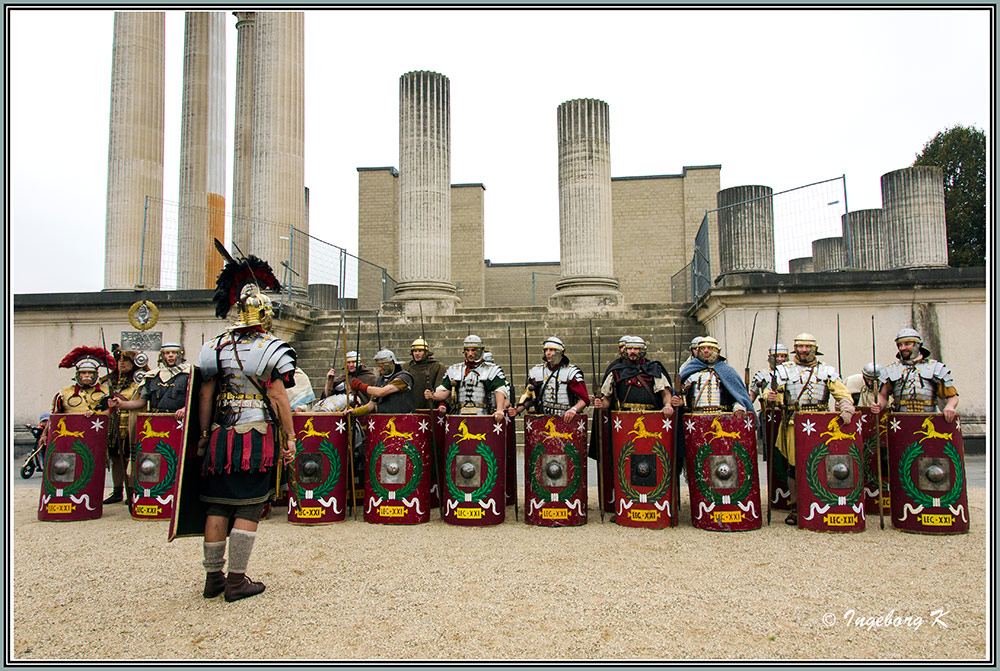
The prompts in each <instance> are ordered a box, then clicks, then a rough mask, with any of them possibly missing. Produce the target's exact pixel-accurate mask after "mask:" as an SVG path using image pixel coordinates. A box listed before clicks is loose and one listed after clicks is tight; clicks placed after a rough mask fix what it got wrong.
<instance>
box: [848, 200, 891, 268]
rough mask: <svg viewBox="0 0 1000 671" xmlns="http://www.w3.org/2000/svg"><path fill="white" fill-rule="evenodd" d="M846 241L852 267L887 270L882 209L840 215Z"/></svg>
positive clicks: (885, 238) (886, 241)
mask: <svg viewBox="0 0 1000 671" xmlns="http://www.w3.org/2000/svg"><path fill="white" fill-rule="evenodd" d="M840 223H841V228H842V230H843V233H844V242H845V244H847V245H849V247H850V250H851V254H850V260H851V267H852V268H853V269H856V270H886V269H888V267H889V265H888V263H887V257H888V253H887V251H888V250H887V249H886V247H887V243H888V239H887V236H886V230H885V219H884V217H883V216H882V210H880V209H871V210H855V211H853V212H848V213H847V214H845V215H842V216H841V217H840Z"/></svg>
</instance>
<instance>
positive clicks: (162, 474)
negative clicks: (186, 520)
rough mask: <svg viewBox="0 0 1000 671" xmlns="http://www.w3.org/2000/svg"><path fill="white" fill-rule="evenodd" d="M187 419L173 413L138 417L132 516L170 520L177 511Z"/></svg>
mask: <svg viewBox="0 0 1000 671" xmlns="http://www.w3.org/2000/svg"><path fill="white" fill-rule="evenodd" d="M186 435H187V417H186V416H185V418H184V419H176V418H175V417H174V415H173V413H144V412H141V413H139V414H138V417H137V419H136V424H135V442H136V452H135V461H134V462H133V474H134V475H133V479H134V482H133V488H132V517H134V518H135V519H137V520H169V519H170V517H171V516H172V515H173V512H174V501H175V495H176V487H177V469H178V467H179V465H180V461H181V458H182V455H183V454H184V437H185V436H186Z"/></svg>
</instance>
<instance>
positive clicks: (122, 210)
mask: <svg viewBox="0 0 1000 671" xmlns="http://www.w3.org/2000/svg"><path fill="white" fill-rule="evenodd" d="M163 84H164V16H163V12H115V24H114V42H113V45H112V52H111V114H110V125H109V133H108V200H107V218H106V220H105V228H104V241H105V246H104V250H105V254H104V288H105V289H106V290H113V289H132V288H134V287H135V286H136V285H137V284H141V285H143V286H144V287H147V288H159V286H160V234H161V231H162V227H163ZM147 196H148V207H147ZM140 268H141V270H140Z"/></svg>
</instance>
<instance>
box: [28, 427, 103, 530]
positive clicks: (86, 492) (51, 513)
mask: <svg viewBox="0 0 1000 671" xmlns="http://www.w3.org/2000/svg"><path fill="white" fill-rule="evenodd" d="M48 440H49V446H48V450H47V451H46V454H45V467H44V469H43V470H42V491H41V495H40V497H39V502H38V519H40V520H42V521H45V522H75V521H77V520H92V519H97V518H98V517H100V516H101V514H102V512H103V508H104V506H103V504H102V501H103V500H104V464H105V454H106V451H107V444H108V416H107V415H106V414H104V413H95V414H94V415H91V416H90V417H86V416H84V415H64V414H56V413H53V414H52V416H51V417H49V436H48Z"/></svg>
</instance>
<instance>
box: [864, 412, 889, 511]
mask: <svg viewBox="0 0 1000 671" xmlns="http://www.w3.org/2000/svg"><path fill="white" fill-rule="evenodd" d="M856 412H857V413H858V421H859V422H860V423H861V437H862V439H863V440H864V442H863V445H864V452H863V453H864V465H865V468H864V470H865V513H867V514H868V515H878V499H879V480H881V481H882V512H883V513H884V514H889V478H888V477H879V476H877V475H876V473H878V472H879V470H878V469H879V464H878V462H879V460H880V459H879V457H880V455H879V453H878V452H876V450H879V449H881V450H882V454H881V461H882V470H883V471H884V472H886V473H888V466H889V456H888V454H886V451H885V440H886V435H885V432H886V426H887V424H886V420H887V419H888V417H889V413H888V412H886V411H883V412H882V413H881V414H880V415H879V416H877V417H876V416H875V414H874V413H872V410H871V408H864V407H861V408H858V409H857V410H856Z"/></svg>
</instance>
